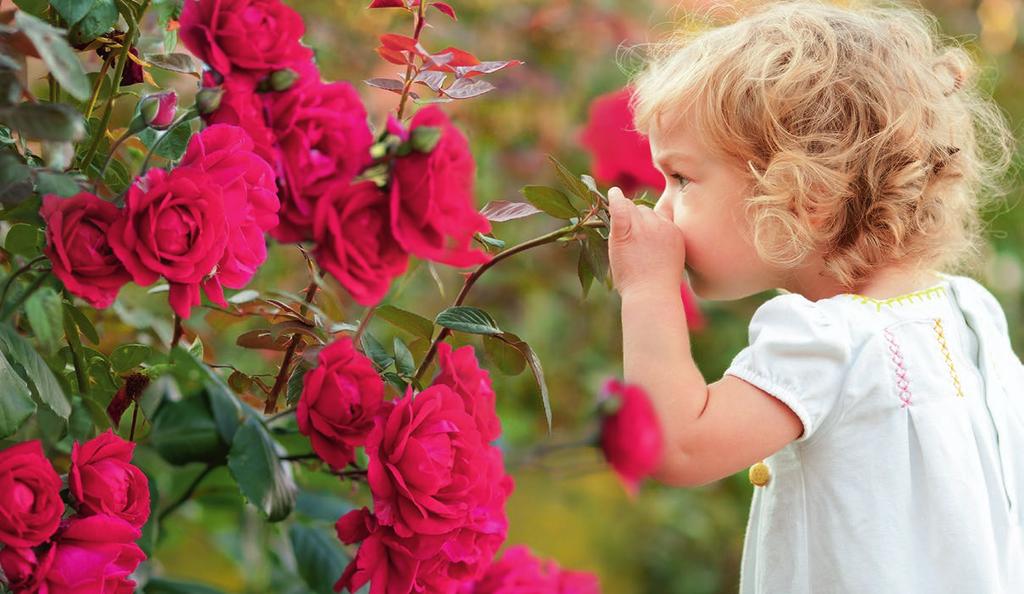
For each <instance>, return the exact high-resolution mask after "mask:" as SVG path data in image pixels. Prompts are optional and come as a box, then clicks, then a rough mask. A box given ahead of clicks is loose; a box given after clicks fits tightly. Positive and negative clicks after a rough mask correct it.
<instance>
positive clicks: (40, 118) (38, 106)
mask: <svg viewBox="0 0 1024 594" xmlns="http://www.w3.org/2000/svg"><path fill="white" fill-rule="evenodd" d="M19 14H20V13H19ZM0 120H3V122H4V123H5V124H7V125H9V126H10V127H11V129H13V130H17V131H18V132H20V133H21V134H22V135H23V136H25V138H30V139H33V140H66V141H78V140H81V139H82V138H83V137H84V136H85V120H83V119H82V114H80V113H79V112H78V110H76V109H75V108H74V107H71V106H70V105H65V104H63V103H19V104H17V105H15V106H13V107H4V108H0Z"/></svg>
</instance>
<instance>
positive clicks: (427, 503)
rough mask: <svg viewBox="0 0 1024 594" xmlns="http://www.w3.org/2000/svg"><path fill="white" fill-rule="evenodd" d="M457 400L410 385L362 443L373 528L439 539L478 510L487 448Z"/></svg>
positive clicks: (484, 496)
mask: <svg viewBox="0 0 1024 594" xmlns="http://www.w3.org/2000/svg"><path fill="white" fill-rule="evenodd" d="M488 447H489V446H487V445H486V444H485V443H484V441H483V439H482V438H481V436H480V431H479V430H478V429H477V427H476V419H474V418H473V417H471V416H470V415H469V414H468V413H466V409H465V405H464V404H463V402H462V397H461V396H459V395H458V394H457V393H455V392H454V391H452V389H451V388H449V387H448V386H445V385H436V386H430V387H428V388H427V389H425V390H423V391H422V392H420V393H419V394H416V397H415V398H413V397H412V388H411V387H410V388H409V389H408V391H407V393H406V396H405V397H403V398H400V399H398V400H397V401H394V408H392V409H391V410H390V412H389V413H388V414H387V415H386V416H385V415H378V417H377V419H376V422H375V423H374V427H373V430H371V431H370V434H369V435H368V436H367V438H366V454H367V457H368V458H369V460H370V461H369V467H368V473H367V478H368V481H369V485H370V492H371V493H372V494H373V503H374V512H375V513H376V515H377V519H378V520H379V521H380V523H381V524H384V525H387V526H393V527H394V530H395V533H396V534H398V535H399V536H400V537H403V538H406V537H410V536H412V535H414V534H416V535H439V534H446V533H448V532H450V531H452V530H455V529H457V528H459V527H461V526H463V525H465V524H466V521H467V518H468V515H469V513H470V511H471V510H473V509H474V508H475V507H476V506H478V505H483V504H486V502H487V500H488V498H489V495H490V493H489V487H490V485H488V484H486V478H487V474H486V473H483V472H480V469H481V468H485V467H486V466H485V465H486V464H487V463H488V449H487V448H488Z"/></svg>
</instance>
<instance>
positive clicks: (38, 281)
mask: <svg viewBox="0 0 1024 594" xmlns="http://www.w3.org/2000/svg"><path fill="white" fill-rule="evenodd" d="M49 276H50V271H49V270H46V271H45V272H43V273H42V274H40V275H39V276H37V277H36V278H35V280H33V281H32V284H31V285H29V286H28V288H27V289H25V292H24V293H22V294H21V295H19V296H18V299H17V300H15V302H14V303H12V304H11V306H10V307H5V308H4V309H3V311H2V312H0V321H6V320H7V318H9V317H11V314H12V313H14V312H16V311H18V308H19V307H21V306H22V305H23V304H24V303H25V302H26V301H28V298H29V297H31V296H32V294H33V293H35V292H36V291H38V290H39V287H41V286H43V282H44V281H46V279H47V278H48V277H49Z"/></svg>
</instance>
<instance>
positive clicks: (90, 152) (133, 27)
mask: <svg viewBox="0 0 1024 594" xmlns="http://www.w3.org/2000/svg"><path fill="white" fill-rule="evenodd" d="M148 4H149V2H148V1H147V2H145V3H143V8H142V9H141V10H140V12H139V14H142V12H144V11H145V6H146V5H148ZM129 20H131V19H129ZM138 32H139V27H138V24H137V23H135V22H129V23H128V32H127V33H125V36H124V45H123V46H121V53H120V55H118V57H117V66H116V67H115V68H114V82H113V85H114V86H113V88H112V89H111V91H110V97H109V98H108V99H107V107H106V109H105V110H104V111H103V118H102V119H101V120H100V125H99V126H98V127H97V128H96V130H95V133H94V135H93V137H92V144H90V145H89V148H88V149H87V150H86V151H85V154H84V155H83V156H82V162H81V164H80V165H79V169H80V170H81V171H86V170H87V169H88V168H89V164H90V163H92V160H93V157H95V156H96V150H97V149H99V147H100V139H102V138H103V137H104V136H105V135H106V133H107V125H108V124H109V123H110V116H111V114H112V113H113V111H114V97H116V96H117V91H118V90H119V89H120V88H121V76H122V75H123V74H124V67H125V64H126V63H127V62H128V54H129V53H131V48H132V44H134V43H135V38H136V37H137V36H138Z"/></svg>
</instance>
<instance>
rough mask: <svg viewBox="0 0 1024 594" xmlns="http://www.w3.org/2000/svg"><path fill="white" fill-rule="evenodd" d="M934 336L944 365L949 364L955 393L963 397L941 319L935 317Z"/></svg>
mask: <svg viewBox="0 0 1024 594" xmlns="http://www.w3.org/2000/svg"><path fill="white" fill-rule="evenodd" d="M934 330H935V337H936V339H937V340H938V341H939V348H940V349H942V355H943V356H944V357H946V365H948V366H949V375H950V376H951V377H952V378H953V387H955V388H956V395H957V396H959V397H960V398H963V397H964V392H963V390H962V389H961V388H960V378H959V377H958V376H957V374H956V368H955V367H953V358H952V357H950V355H949V348H948V347H947V346H946V333H945V332H944V331H943V329H942V319H941V318H935V327H934Z"/></svg>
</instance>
